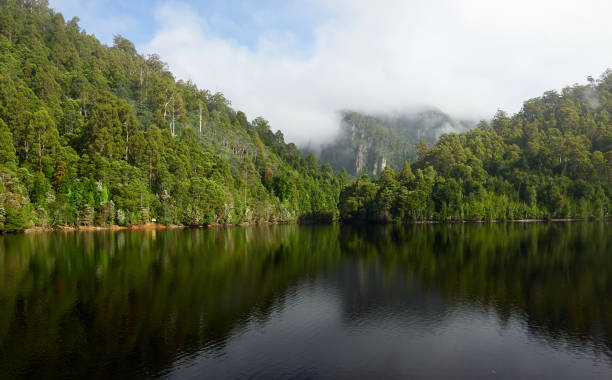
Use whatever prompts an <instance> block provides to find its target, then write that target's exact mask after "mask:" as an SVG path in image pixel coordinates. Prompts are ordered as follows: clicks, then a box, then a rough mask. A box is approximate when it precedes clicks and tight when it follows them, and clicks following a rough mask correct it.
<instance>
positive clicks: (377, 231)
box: [0, 223, 612, 378]
mask: <svg viewBox="0 0 612 380" xmlns="http://www.w3.org/2000/svg"><path fill="white" fill-rule="evenodd" d="M611 232H612V225H611V224H609V223H575V224H573V223H550V224H485V225H412V226H376V227H369V228H360V227H347V226H338V225H334V226H263V227H253V228H228V229H218V230H212V229H201V230H168V231H119V232H84V233H53V234H42V235H8V236H0V373H2V374H9V376H10V377H13V376H31V377H46V378H49V377H137V378H140V377H155V376H160V375H164V374H165V375H168V374H171V372H170V371H171V370H172V368H173V364H175V363H176V362H177V361H181V360H189V359H190V358H192V359H193V358H197V357H199V356H201V355H205V356H207V357H209V358H215V357H218V358H221V357H223V356H224V355H225V350H226V347H227V345H228V341H229V340H231V339H232V337H235V336H236V334H239V333H240V332H241V331H247V330H249V329H253V328H254V327H253V326H255V328H257V327H261V326H263V325H266V324H267V323H268V322H269V321H270V320H271V319H272V318H277V317H278V315H279V313H281V312H282V310H284V309H285V308H286V305H287V304H288V303H291V302H292V300H293V299H295V298H296V297H297V294H298V293H300V292H301V291H302V290H300V289H302V287H304V286H311V287H312V286H315V285H316V284H321V283H324V284H333V288H334V289H335V290H334V291H335V297H336V298H337V299H339V302H340V310H339V314H340V315H339V316H338V317H339V318H340V319H341V321H342V324H343V325H344V326H348V327H349V328H350V327H354V328H356V329H358V328H359V326H364V325H365V326H367V325H377V324H384V321H386V320H389V319H393V320H395V321H396V322H397V323H400V324H401V323H415V324H417V325H418V326H420V328H422V329H424V330H427V329H435V328H437V327H439V326H440V325H443V324H445V323H447V321H448V320H449V319H450V318H449V315H452V314H453V313H456V312H457V310H460V309H466V310H470V311H475V312H479V313H493V315H494V316H495V318H496V320H497V321H498V323H499V324H500V325H502V326H503V325H504V324H511V323H513V322H512V321H513V320H518V321H520V323H521V325H522V326H523V328H524V329H525V331H526V333H527V334H529V336H530V337H531V339H533V340H534V341H538V342H540V343H541V344H544V345H547V346H548V347H552V348H559V349H563V350H570V351H572V352H575V353H577V354H584V355H595V356H603V357H605V358H606V359H605V360H606V361H608V362H610V361H612V357H611V356H610V353H611V352H612V297H610V296H609V295H610V294H612V233H611ZM313 374H316V371H315V372H312V373H311V375H312V376H316V375H313Z"/></svg>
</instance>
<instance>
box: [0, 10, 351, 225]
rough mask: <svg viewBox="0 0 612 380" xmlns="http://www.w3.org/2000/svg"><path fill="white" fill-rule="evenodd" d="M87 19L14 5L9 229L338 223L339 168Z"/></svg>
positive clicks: (5, 93)
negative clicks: (96, 30)
mask: <svg viewBox="0 0 612 380" xmlns="http://www.w3.org/2000/svg"><path fill="white" fill-rule="evenodd" d="M78 21H79V20H78V19H76V18H74V19H72V20H69V21H66V20H64V18H63V17H62V15H61V14H60V13H56V12H55V11H53V10H52V9H50V8H49V7H48V3H47V1H44V0H0V182H1V183H0V230H19V229H23V228H27V227H32V226H43V227H45V226H46V227H49V226H51V227H55V226H87V225H110V224H119V225H130V224H141V223H147V222H149V221H150V220H152V219H156V220H157V221H158V222H160V223H164V224H185V225H201V224H208V223H240V222H261V221H294V220H297V219H299V218H327V219H329V218H331V217H334V214H335V212H336V205H337V202H338V196H339V192H340V189H341V187H342V185H343V184H342V180H341V179H340V178H339V177H338V176H337V175H335V174H334V172H333V170H332V169H331V167H330V166H329V165H322V164H320V163H319V162H318V160H317V159H316V157H315V156H314V155H309V156H304V155H302V154H301V153H300V152H299V150H298V149H297V147H296V146H295V145H294V144H287V143H285V141H284V138H283V135H282V133H280V132H276V133H273V132H272V131H271V129H270V126H269V125H268V123H267V122H266V121H265V120H264V119H262V118H256V119H255V120H252V121H250V122H249V121H248V119H247V116H246V115H245V114H244V113H243V112H240V111H236V110H234V109H232V108H231V107H230V102H229V101H228V100H227V99H226V98H225V97H224V96H223V95H222V94H220V93H210V92H208V91H205V90H201V89H198V88H197V87H196V86H195V85H194V84H193V83H190V82H183V81H177V80H176V79H175V78H174V77H173V75H172V74H171V73H170V72H169V71H168V68H167V66H166V64H164V63H163V62H162V61H161V60H160V58H159V57H158V56H156V55H150V56H146V57H145V56H143V55H140V54H139V53H138V52H137V51H136V49H135V48H134V45H133V44H132V43H131V42H130V41H128V40H126V39H124V38H122V37H120V36H117V37H116V38H115V41H114V44H113V46H111V47H108V46H105V45H102V44H101V43H100V42H99V41H98V40H97V39H96V38H95V37H94V36H92V35H89V34H87V33H85V31H83V30H82V29H81V28H80V27H79V24H78Z"/></svg>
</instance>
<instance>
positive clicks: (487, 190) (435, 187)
mask: <svg viewBox="0 0 612 380" xmlns="http://www.w3.org/2000/svg"><path fill="white" fill-rule="evenodd" d="M588 80H589V83H588V84H587V85H574V86H572V87H567V88H565V89H563V91H561V93H557V92H555V91H549V92H546V93H545V94H544V95H543V96H542V97H539V98H535V99H531V100H528V101H527V102H525V103H524V105H523V108H522V110H521V111H520V112H518V113H517V114H515V115H514V116H508V115H507V114H506V113H504V112H502V111H498V112H497V114H496V115H495V116H494V117H493V119H492V120H491V121H490V122H484V121H482V122H480V123H479V125H478V126H477V128H475V129H473V130H471V131H468V132H463V133H449V134H445V135H443V136H441V138H440V139H439V141H438V142H437V143H436V144H435V145H434V146H433V147H432V148H429V147H428V146H427V144H426V143H424V142H421V143H418V144H417V154H418V159H417V160H416V162H413V163H412V165H411V164H410V163H408V162H406V164H405V165H404V167H403V168H402V170H401V171H398V173H395V172H394V171H393V170H392V169H391V168H390V167H387V168H385V170H384V171H383V172H382V174H381V175H380V177H379V178H378V179H376V180H374V181H372V180H371V179H370V178H369V177H368V176H367V175H364V176H362V177H361V178H359V179H358V180H357V181H356V182H355V183H353V184H352V185H350V186H348V187H346V188H345V189H344V190H343V192H342V194H341V200H340V204H339V209H340V214H341V218H342V220H344V221H353V222H362V221H377V222H389V221H423V220H440V221H452V220H505V219H524V218H542V219H548V218H602V217H609V216H610V215H611V213H612V203H611V199H612V116H611V114H612V71H607V72H606V73H604V74H603V75H602V76H601V77H600V78H599V79H597V80H595V79H593V78H590V77H589V78H588Z"/></svg>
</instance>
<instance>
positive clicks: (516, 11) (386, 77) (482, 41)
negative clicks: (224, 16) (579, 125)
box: [143, 0, 612, 144]
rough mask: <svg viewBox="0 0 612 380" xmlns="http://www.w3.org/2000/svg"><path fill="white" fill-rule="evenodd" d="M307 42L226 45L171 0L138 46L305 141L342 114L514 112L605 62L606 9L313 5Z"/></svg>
mask: <svg viewBox="0 0 612 380" xmlns="http://www.w3.org/2000/svg"><path fill="white" fill-rule="evenodd" d="M308 6H309V7H318V8H319V9H320V10H322V11H324V12H325V14H326V15H328V16H327V17H325V18H324V21H322V23H321V24H319V25H318V26H317V27H316V28H315V29H314V30H313V36H314V42H313V43H312V45H310V46H306V47H304V46H301V45H300V43H298V42H296V41H298V39H297V38H295V36H292V35H291V34H290V33H288V32H286V31H283V30H273V28H272V29H270V33H266V34H265V35H262V36H260V37H259V40H258V43H257V44H256V45H255V46H254V47H253V46H250V47H249V46H244V45H241V44H240V43H238V42H237V41H234V40H229V39H224V38H221V37H219V36H218V35H216V34H215V31H214V30H211V28H210V27H208V23H207V19H206V15H199V14H197V12H196V11H194V9H193V8H191V7H189V6H188V5H184V4H180V3H179V4H176V3H174V4H173V5H172V6H162V7H160V8H158V9H157V12H156V14H157V16H156V17H157V20H158V22H159V24H160V29H159V30H158V32H157V33H156V35H155V37H154V38H153V39H152V40H151V42H150V43H149V44H148V45H147V46H144V47H143V48H144V50H145V51H147V52H150V53H158V54H160V55H161V57H162V59H164V60H165V61H167V62H168V63H169V65H170V67H171V69H172V71H173V72H174V73H175V74H176V75H177V76H178V77H179V78H182V79H191V80H193V81H194V82H195V83H197V84H198V86H200V87H202V88H206V89H209V90H212V91H221V92H223V93H224V94H226V96H227V97H228V98H229V99H230V100H231V101H232V103H233V105H234V106H235V108H237V109H241V110H244V111H245V112H246V113H247V115H248V116H249V117H250V118H254V117H256V116H259V115H261V116H263V117H265V118H266V119H268V120H269V121H270V122H271V124H272V127H273V128H274V129H281V130H282V131H283V132H284V133H285V135H286V137H287V138H288V139H289V140H292V141H296V142H298V143H301V144H306V143H308V142H312V143H319V142H322V141H325V140H328V139H330V138H331V137H332V136H333V135H334V133H335V131H336V128H337V125H338V120H337V118H338V115H337V111H338V110H346V109H353V110H360V111H364V112H371V113H381V112H390V111H398V110H399V111H401V110H403V109H406V108H408V107H412V108H413V107H418V106H435V107H438V108H440V109H442V110H444V111H445V112H448V113H449V114H451V115H453V116H456V117H462V118H481V117H488V116H490V115H492V114H493V113H494V112H495V111H496V110H497V109H498V108H502V109H504V110H506V111H509V112H516V111H518V110H519V109H520V106H521V104H522V101H524V100H526V99H528V98H532V97H535V96H539V95H540V94H541V93H542V92H544V91H546V90H549V89H560V88H561V87H563V86H565V85H568V84H572V83H575V82H585V79H586V77H587V76H588V75H593V76H598V75H599V74H601V73H602V72H603V71H604V70H605V69H606V68H608V67H609V66H612V64H611V63H612V50H610V49H608V48H607V47H608V45H609V42H610V41H612V28H610V27H609V15H610V13H611V11H612V3H609V2H608V1H596V0H583V1H563V0H557V1H552V0H541V1H537V2H534V1H526V0H512V1H510V0H508V1H506V0H503V1H490V0H467V1H450V0H428V1H419V0H417V1H403V0H388V1H380V2H372V1H367V0H350V1H349V0H337V1H332V2H330V1H323V0H320V1H312V2H311V3H309V4H308Z"/></svg>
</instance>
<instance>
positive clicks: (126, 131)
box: [125, 123, 130, 162]
mask: <svg viewBox="0 0 612 380" xmlns="http://www.w3.org/2000/svg"><path fill="white" fill-rule="evenodd" d="M129 144H130V128H129V126H128V124H127V123H125V162H127V160H128V151H129V146H130V145H129Z"/></svg>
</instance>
